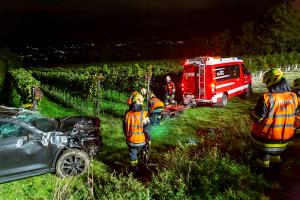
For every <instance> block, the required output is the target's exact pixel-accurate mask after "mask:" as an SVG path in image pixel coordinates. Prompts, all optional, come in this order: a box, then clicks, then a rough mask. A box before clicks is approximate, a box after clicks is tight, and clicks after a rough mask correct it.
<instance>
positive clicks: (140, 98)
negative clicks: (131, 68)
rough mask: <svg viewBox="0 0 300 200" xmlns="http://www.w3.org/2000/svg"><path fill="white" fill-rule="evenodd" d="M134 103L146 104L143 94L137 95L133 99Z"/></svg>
mask: <svg viewBox="0 0 300 200" xmlns="http://www.w3.org/2000/svg"><path fill="white" fill-rule="evenodd" d="M132 102H133V103H136V104H143V103H144V97H143V96H142V95H141V94H136V95H134V97H133V99H132Z"/></svg>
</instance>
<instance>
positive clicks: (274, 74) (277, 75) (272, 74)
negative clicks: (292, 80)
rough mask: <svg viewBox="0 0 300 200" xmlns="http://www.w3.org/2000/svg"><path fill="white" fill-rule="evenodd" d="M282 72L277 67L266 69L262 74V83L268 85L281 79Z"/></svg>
mask: <svg viewBox="0 0 300 200" xmlns="http://www.w3.org/2000/svg"><path fill="white" fill-rule="evenodd" d="M282 77H283V72H282V71H281V70H280V69H278V68H273V69H270V70H269V71H267V72H266V73H265V74H264V76H263V83H265V84H266V85H267V87H270V86H272V85H274V84H276V83H278V82H280V81H281V79H282Z"/></svg>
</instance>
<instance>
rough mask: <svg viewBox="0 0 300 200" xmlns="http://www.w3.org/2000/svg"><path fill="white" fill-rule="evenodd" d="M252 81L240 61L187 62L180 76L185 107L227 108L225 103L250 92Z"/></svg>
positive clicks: (198, 58) (203, 60) (205, 60)
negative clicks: (207, 105)
mask: <svg viewBox="0 0 300 200" xmlns="http://www.w3.org/2000/svg"><path fill="white" fill-rule="evenodd" d="M251 83H252V78H251V74H250V71H249V70H248V69H247V68H246V67H245V66H244V63H243V60H241V59H240V58H237V57H231V58H221V57H208V56H206V57H196V58H193V59H187V60H186V61H185V64H184V70H183V75H182V84H181V86H182V93H183V99H184V103H185V104H186V105H189V106H191V105H197V104H198V103H211V104H213V105H217V106H223V107H224V106H226V105H227V103H228V99H229V98H231V97H234V96H236V95H240V94H247V95H248V94H249V93H250V92H251Z"/></svg>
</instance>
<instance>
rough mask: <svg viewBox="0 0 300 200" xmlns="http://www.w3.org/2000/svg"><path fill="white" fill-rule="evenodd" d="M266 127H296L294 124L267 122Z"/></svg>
mask: <svg viewBox="0 0 300 200" xmlns="http://www.w3.org/2000/svg"><path fill="white" fill-rule="evenodd" d="M265 127H269V128H282V127H287V128H294V124H265Z"/></svg>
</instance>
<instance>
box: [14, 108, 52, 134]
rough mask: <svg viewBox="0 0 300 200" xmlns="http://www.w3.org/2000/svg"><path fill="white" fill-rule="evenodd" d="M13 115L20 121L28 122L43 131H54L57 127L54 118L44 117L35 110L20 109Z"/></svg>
mask: <svg viewBox="0 0 300 200" xmlns="http://www.w3.org/2000/svg"><path fill="white" fill-rule="evenodd" d="M15 117H16V118H17V119H19V120H21V121H24V122H29V123H30V124H32V125H33V126H35V127H36V128H38V129H40V130H42V131H44V132H50V131H55V130H56V129H57V122H56V121H55V120H54V119H51V118H46V117H44V116H43V115H41V114H39V113H37V112H32V111H29V110H22V111H20V112H19V113H18V114H17V115H16V116H15Z"/></svg>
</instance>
